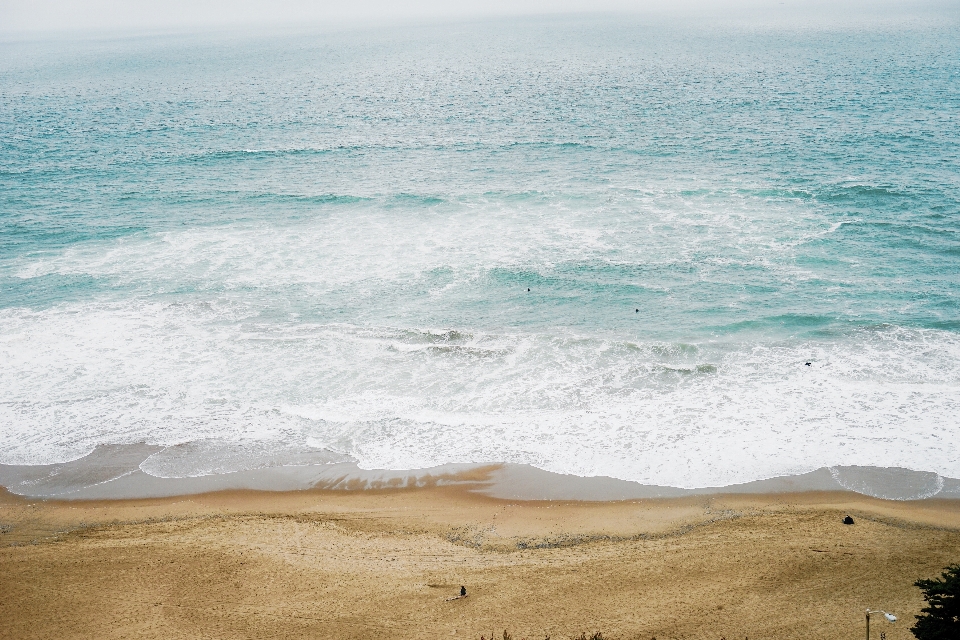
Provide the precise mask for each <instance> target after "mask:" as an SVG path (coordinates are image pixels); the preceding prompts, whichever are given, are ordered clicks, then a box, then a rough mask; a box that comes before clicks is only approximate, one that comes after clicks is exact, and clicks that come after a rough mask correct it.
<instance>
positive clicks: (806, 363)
mask: <svg viewBox="0 0 960 640" xmlns="http://www.w3.org/2000/svg"><path fill="white" fill-rule="evenodd" d="M803 364H805V365H807V366H808V367H809V366H810V365H812V364H813V363H812V362H804V363H803Z"/></svg>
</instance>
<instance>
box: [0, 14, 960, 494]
mask: <svg viewBox="0 0 960 640" xmlns="http://www.w3.org/2000/svg"><path fill="white" fill-rule="evenodd" d="M957 25H958V23H957V21H956V19H955V16H953V15H952V14H951V15H945V16H944V18H943V19H940V20H932V21H931V20H927V21H922V20H921V21H909V20H908V21H904V22H902V23H877V24H872V23H857V22H851V23H843V24H823V25H817V24H813V25H809V24H806V25H790V24H779V23H778V24H754V23H724V24H718V23H709V22H680V21H670V20H652V19H642V18H630V17H624V16H614V17H583V16H580V17H573V18H537V19H534V18H530V19H515V20H511V21H509V22H506V21H487V22H477V23H460V24H446V25H427V26H406V27H391V28H387V27H382V28H368V29H354V30H341V31H318V32H315V33H307V32H300V33H281V34H272V35H269V36H267V35H250V34H247V35H244V34H219V35H209V34H208V35H202V34H193V35H189V34H188V35H168V36H150V37H146V36H142V37H136V38H134V37H129V38H112V39H110V38H99V39H98V38H91V39H86V40H82V39H78V40H73V41H63V40H60V41H40V42H7V43H4V44H2V45H0V463H5V464H40V463H51V462H57V461H64V460H69V459H73V458H77V457H79V456H82V455H84V454H86V453H88V452H89V451H91V450H92V449H93V448H94V447H96V446H97V445H99V444H118V443H134V442H146V443H151V444H159V445H170V448H169V449H167V450H166V452H161V453H160V454H157V455H155V456H153V457H152V458H150V459H148V460H147V461H146V462H145V463H144V465H143V468H144V470H146V471H147V472H149V473H153V474H155V475H160V476H167V477H177V476H190V475H199V474H209V473H222V472H227V471H233V470H237V469H243V468H255V467H257V466H258V465H259V466H262V465H265V464H271V465H275V464H301V463H303V462H304V461H310V460H314V459H315V458H312V457H311V456H313V455H314V454H317V455H320V453H323V455H331V452H332V455H335V456H341V458H342V457H343V456H348V457H350V458H353V459H355V460H357V461H358V462H359V464H360V465H361V466H363V467H365V468H393V469H412V468H421V467H427V466H431V465H437V464H443V463H451V462H517V463H528V464H532V465H535V466H537V467H540V468H543V469H548V470H552V471H560V472H564V473H575V474H580V475H606V476H613V477H617V478H622V479H628V480H636V481H641V482H647V483H655V484H661V485H673V486H679V487H701V486H708V485H725V484H730V483H736V482H745V481H750V480H755V479H760V478H767V477H772V476H776V475H783V474H788V473H797V472H803V471H809V470H811V469H816V468H819V467H823V466H830V465H874V466H884V467H890V466H899V467H906V468H910V469H915V470H925V471H934V472H937V473H940V474H945V475H950V476H955V477H960V433H958V428H960V29H958V26H957ZM173 445H178V446H173ZM188 454H189V455H188ZM341 458H338V459H341Z"/></svg>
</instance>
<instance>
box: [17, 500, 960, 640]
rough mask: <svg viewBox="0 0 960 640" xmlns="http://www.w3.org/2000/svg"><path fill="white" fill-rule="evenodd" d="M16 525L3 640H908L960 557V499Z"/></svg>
mask: <svg viewBox="0 0 960 640" xmlns="http://www.w3.org/2000/svg"><path fill="white" fill-rule="evenodd" d="M848 513H849V514H851V515H852V516H853V517H854V518H855V520H856V524H855V525H853V526H845V525H843V524H842V522H841V520H842V517H843V516H844V515H845V514H848ZM0 526H2V528H3V534H2V535H0V544H2V547H0V575H2V576H3V579H2V581H0V619H2V620H3V624H2V625H0V636H2V637H4V638H50V637H72V638H93V637H96V638H153V637H156V638H272V637H278V638H279V637H297V638H300V637H303V638H306V637H311V638H332V637H335V638H387V637H389V638H480V637H481V635H484V636H486V637H487V638H489V637H490V635H491V633H492V634H494V635H495V636H496V637H497V638H501V637H503V632H504V630H507V631H509V633H511V634H512V636H513V637H514V638H517V639H519V638H544V637H547V636H549V637H551V638H569V637H574V636H579V635H580V634H581V633H582V632H586V633H587V634H588V635H589V634H591V633H593V632H595V631H601V632H602V633H603V637H604V638H624V639H627V638H643V639H650V638H654V637H655V638H657V639H658V640H664V639H672V638H677V639H679V638H715V639H719V638H726V639H727V640H731V639H732V638H778V639H783V638H820V639H830V638H836V639H840V638H855V637H862V634H863V631H864V620H863V611H864V609H866V608H867V607H872V608H883V609H886V610H888V611H893V612H895V613H896V614H897V615H899V616H900V621H898V622H897V623H895V624H888V623H883V624H882V626H880V627H878V630H877V631H876V635H875V637H878V638H879V637H880V636H879V632H880V631H882V632H884V633H885V634H886V636H885V637H886V638H887V640H901V639H902V640H906V639H907V638H911V637H912V636H911V635H910V632H909V627H910V626H911V624H912V620H913V616H914V615H915V614H916V613H917V612H918V611H919V609H920V607H921V602H922V601H921V599H920V594H919V591H918V590H917V589H916V588H914V587H913V586H912V583H913V581H914V580H916V579H917V578H920V577H928V576H933V575H935V574H938V572H939V569H940V568H941V567H943V566H944V565H946V564H948V563H951V562H956V561H958V559H960V501H957V500H924V501H916V502H894V501H883V500H877V499H874V498H869V497H865V496H862V495H859V494H855V493H849V492H805V493H791V494H752V495H750V494H739V495H732V494H731V495H699V496H689V497H682V498H669V499H664V498H660V499H647V500H628V501H615V502H577V501H515V500H505V499H497V498H491V497H489V496H485V495H480V494H478V493H476V492H473V491H471V485H470V484H469V483H464V484H458V485H456V486H434V487H426V488H414V489H394V490H363V491H330V490H325V491H321V490H312V491H290V492H263V491H225V492H217V493H208V494H201V495H192V496H182V497H167V498H154V499H141V500H106V501H53V500H50V501H40V500H37V499H33V498H24V497H20V496H14V495H12V494H9V493H3V494H2V498H0ZM461 585H465V586H466V588H467V591H468V594H469V595H468V597H466V598H462V599H457V600H449V598H451V597H453V596H455V595H456V594H457V593H458V591H459V588H460V586H461ZM874 624H875V625H880V623H879V622H874Z"/></svg>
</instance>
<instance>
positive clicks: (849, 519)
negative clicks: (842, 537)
mask: <svg viewBox="0 0 960 640" xmlns="http://www.w3.org/2000/svg"><path fill="white" fill-rule="evenodd" d="M843 524H853V518H851V517H850V516H847V517H846V518H844V519H843Z"/></svg>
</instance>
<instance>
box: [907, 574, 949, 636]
mask: <svg viewBox="0 0 960 640" xmlns="http://www.w3.org/2000/svg"><path fill="white" fill-rule="evenodd" d="M913 584H914V586H916V587H919V588H920V591H922V592H923V599H924V600H925V601H926V603H927V606H925V607H924V608H923V609H921V610H920V612H921V613H920V615H918V616H917V623H916V624H915V625H914V626H913V627H912V628H911V629H910V631H912V632H913V635H915V636H916V637H917V639H918V640H956V639H957V638H960V564H953V565H950V566H948V567H945V568H944V570H943V573H941V574H940V577H939V578H933V579H927V580H917V581H916V582H915V583H913Z"/></svg>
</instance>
